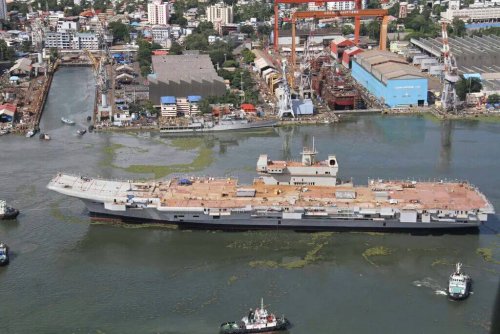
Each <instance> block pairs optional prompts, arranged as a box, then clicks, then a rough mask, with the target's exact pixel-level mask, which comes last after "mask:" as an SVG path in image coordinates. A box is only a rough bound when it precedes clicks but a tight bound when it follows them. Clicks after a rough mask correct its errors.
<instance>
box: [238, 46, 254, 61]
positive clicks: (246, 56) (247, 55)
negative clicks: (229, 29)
mask: <svg viewBox="0 0 500 334" xmlns="http://www.w3.org/2000/svg"><path fill="white" fill-rule="evenodd" d="M241 55H242V56H243V61H244V62H245V63H246V64H250V63H252V62H253V61H254V60H255V54H254V53H253V52H252V51H250V50H248V49H247V48H245V49H243V51H241Z"/></svg>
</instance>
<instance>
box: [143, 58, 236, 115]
mask: <svg viewBox="0 0 500 334" xmlns="http://www.w3.org/2000/svg"><path fill="white" fill-rule="evenodd" d="M152 67H153V74H150V75H149V76H148V81H149V99H150V100H151V102H153V105H155V106H158V107H159V106H160V105H161V98H162V96H170V97H175V98H176V99H179V98H181V99H187V97H188V96H200V97H201V98H203V97H207V96H222V95H224V94H225V92H226V84H225V83H224V79H223V78H221V77H220V76H219V75H218V74H217V72H216V71H215V68H214V66H213V64H212V61H211V60H210V56H209V55H201V54H189V55H186V54H184V55H171V56H153V57H152Z"/></svg>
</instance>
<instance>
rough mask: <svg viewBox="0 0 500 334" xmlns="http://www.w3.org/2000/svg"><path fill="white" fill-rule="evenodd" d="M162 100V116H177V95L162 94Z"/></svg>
mask: <svg viewBox="0 0 500 334" xmlns="http://www.w3.org/2000/svg"><path fill="white" fill-rule="evenodd" d="M160 102H161V116H162V117H177V99H176V98H175V96H162V97H161V98H160Z"/></svg>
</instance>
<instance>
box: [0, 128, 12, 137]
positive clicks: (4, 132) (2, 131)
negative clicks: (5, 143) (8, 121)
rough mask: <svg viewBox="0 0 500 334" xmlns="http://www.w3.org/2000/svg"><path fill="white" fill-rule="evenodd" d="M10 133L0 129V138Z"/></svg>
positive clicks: (8, 130) (7, 130)
mask: <svg viewBox="0 0 500 334" xmlns="http://www.w3.org/2000/svg"><path fill="white" fill-rule="evenodd" d="M8 133H10V129H0V136H3V135H6V134H8Z"/></svg>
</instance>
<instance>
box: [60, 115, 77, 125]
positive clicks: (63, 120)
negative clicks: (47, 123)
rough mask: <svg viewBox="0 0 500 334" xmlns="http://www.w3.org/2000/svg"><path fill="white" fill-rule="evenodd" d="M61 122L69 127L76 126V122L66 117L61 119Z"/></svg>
mask: <svg viewBox="0 0 500 334" xmlns="http://www.w3.org/2000/svg"><path fill="white" fill-rule="evenodd" d="M61 122H63V123H64V124H67V125H75V121H73V120H71V119H68V118H64V117H61Z"/></svg>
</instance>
